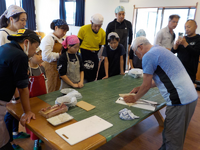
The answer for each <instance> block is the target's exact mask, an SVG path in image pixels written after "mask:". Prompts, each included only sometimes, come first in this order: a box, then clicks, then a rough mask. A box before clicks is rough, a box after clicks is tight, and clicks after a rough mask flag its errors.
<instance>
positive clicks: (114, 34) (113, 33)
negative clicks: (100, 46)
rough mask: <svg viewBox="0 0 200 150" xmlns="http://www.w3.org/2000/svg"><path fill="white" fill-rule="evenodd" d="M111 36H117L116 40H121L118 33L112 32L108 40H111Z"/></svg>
mask: <svg viewBox="0 0 200 150" xmlns="http://www.w3.org/2000/svg"><path fill="white" fill-rule="evenodd" d="M111 36H115V38H119V35H118V34H117V33H116V32H110V33H109V34H108V40H110V37H111Z"/></svg>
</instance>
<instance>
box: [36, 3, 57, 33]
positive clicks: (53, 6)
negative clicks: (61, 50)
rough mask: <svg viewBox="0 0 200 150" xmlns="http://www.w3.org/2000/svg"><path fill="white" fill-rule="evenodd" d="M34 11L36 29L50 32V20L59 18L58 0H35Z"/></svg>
mask: <svg viewBox="0 0 200 150" xmlns="http://www.w3.org/2000/svg"><path fill="white" fill-rule="evenodd" d="M35 11H36V25H37V30H38V31H40V32H45V33H49V32H51V31H52V30H51V28H50V24H51V22H52V21H53V20H54V19H58V18H59V0H35Z"/></svg>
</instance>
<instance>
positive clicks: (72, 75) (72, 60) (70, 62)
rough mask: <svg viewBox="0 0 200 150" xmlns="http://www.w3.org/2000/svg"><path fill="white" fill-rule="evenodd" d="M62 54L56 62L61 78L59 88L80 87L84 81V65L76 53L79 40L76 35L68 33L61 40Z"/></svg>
mask: <svg viewBox="0 0 200 150" xmlns="http://www.w3.org/2000/svg"><path fill="white" fill-rule="evenodd" d="M62 46H63V49H62V54H61V55H60V57H59V59H58V63H57V67H58V72H59V75H60V78H61V86H60V89H63V88H69V87H72V88H82V87H83V86H84V85H83V81H84V67H83V63H82V60H81V57H80V56H79V55H78V54H77V52H78V50H79V46H80V41H79V39H78V37H77V36H76V35H70V36H67V37H66V38H65V40H64V41H63V42H62Z"/></svg>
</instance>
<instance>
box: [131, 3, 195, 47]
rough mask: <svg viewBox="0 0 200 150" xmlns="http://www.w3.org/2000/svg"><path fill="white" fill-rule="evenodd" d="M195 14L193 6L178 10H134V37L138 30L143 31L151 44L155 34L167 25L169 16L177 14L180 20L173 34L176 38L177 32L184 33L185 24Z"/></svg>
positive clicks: (193, 17)
mask: <svg viewBox="0 0 200 150" xmlns="http://www.w3.org/2000/svg"><path fill="white" fill-rule="evenodd" d="M195 12H196V7H195V6H194V7H178V8H174V7H173V8H160V7H159V8H135V20H134V21H135V24H134V28H133V29H134V33H135V34H134V36H135V35H136V33H137V31H138V30H140V29H144V31H145V32H146V37H147V39H148V40H149V41H150V42H151V44H153V42H154V37H155V36H156V33H157V32H158V31H159V30H160V29H162V28H164V27H166V26H167V25H168V21H169V16H170V15H172V14H177V15H179V16H180V19H179V22H178V25H177V27H176V28H175V29H174V32H175V34H176V38H178V33H179V32H181V33H185V28H184V25H185V22H186V21H187V20H188V19H195ZM141 18H142V19H141Z"/></svg>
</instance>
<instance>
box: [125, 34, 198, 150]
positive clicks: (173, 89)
mask: <svg viewBox="0 0 200 150" xmlns="http://www.w3.org/2000/svg"><path fill="white" fill-rule="evenodd" d="M131 47H132V49H133V51H134V55H136V56H137V57H138V58H139V59H142V67H143V73H144V76H143V83H142V85H141V86H139V87H136V88H134V89H133V90H132V91H131V93H136V95H130V96H125V97H124V100H125V102H127V103H134V102H136V101H137V100H139V99H140V98H141V97H142V96H143V95H145V93H147V91H148V90H149V89H150V88H152V87H156V86H157V87H158V89H159V91H160V93H161V95H162V96H163V98H164V99H165V101H166V105H167V107H166V113H165V114H166V118H165V122H164V130H163V144H162V146H161V148H160V149H159V150H174V149H176V150H182V149H183V144H184V139H185V135H186V131H187V128H188V125H189V122H190V120H191V118H192V115H193V113H194V110H195V107H196V103H197V98H198V95H197V92H196V90H195V87H194V85H193V83H192V81H191V79H190V77H189V75H188V74H187V72H186V70H185V68H184V66H183V65H182V63H181V61H180V60H179V59H178V58H177V57H176V56H175V55H174V54H173V53H172V52H170V51H168V50H166V48H164V47H161V46H158V45H155V46H153V45H151V44H150V43H149V41H148V40H147V39H146V38H145V37H138V38H136V39H135V41H134V42H133V44H132V46H131Z"/></svg>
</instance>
